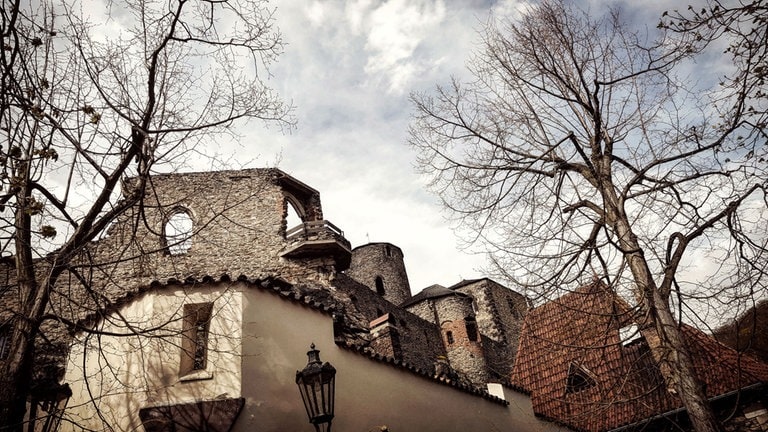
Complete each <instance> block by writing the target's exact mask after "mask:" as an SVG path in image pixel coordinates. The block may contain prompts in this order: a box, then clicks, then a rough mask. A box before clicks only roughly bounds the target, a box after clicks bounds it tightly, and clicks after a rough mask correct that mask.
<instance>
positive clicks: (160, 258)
mask: <svg viewBox="0 0 768 432" xmlns="http://www.w3.org/2000/svg"><path fill="white" fill-rule="evenodd" d="M133 187H134V182H132V181H130V180H129V181H126V182H125V184H124V186H123V188H124V189H123V193H124V194H126V193H132V188H133ZM289 195H290V197H291V198H293V199H294V200H295V201H296V202H298V203H299V204H300V205H303V206H304V207H305V214H306V215H307V217H308V218H322V217H323V214H322V208H321V206H320V197H319V194H318V193H317V191H315V190H313V189H311V188H309V187H308V186H306V185H303V184H302V183H300V182H298V181H296V180H294V179H292V178H290V177H289V176H287V175H286V174H284V173H282V172H281V171H279V170H277V169H251V170H240V171H219V172H205V173H187V174H165V175H157V176H153V177H152V178H151V179H150V181H149V183H148V186H147V190H146V194H145V196H144V198H143V200H142V202H141V203H140V204H139V205H136V206H134V207H133V208H130V209H129V210H128V211H127V212H125V213H124V214H123V215H121V216H120V217H119V218H118V219H117V220H116V221H115V222H114V223H113V224H112V225H111V226H110V227H109V228H108V230H107V232H106V233H105V236H104V237H103V238H101V239H99V240H97V241H94V242H92V243H91V244H90V245H88V247H87V248H86V250H85V251H84V252H83V253H82V254H81V255H80V256H78V257H77V258H75V260H74V262H73V264H74V265H73V266H72V268H71V270H70V271H66V272H64V273H63V274H62V275H61V277H60V278H59V280H58V283H57V284H56V290H55V291H54V292H53V293H52V294H51V298H50V308H49V312H51V313H53V314H54V315H56V316H59V317H62V318H64V319H66V320H69V321H78V320H81V319H83V318H85V317H86V316H88V315H90V314H95V313H96V311H98V310H102V309H105V308H108V307H109V306H110V305H111V304H113V303H115V302H118V303H120V302H124V301H127V300H130V298H132V297H134V296H135V295H137V294H139V293H140V292H142V291H144V290H146V289H148V288H149V286H150V284H151V283H152V282H153V281H156V280H158V281H166V280H168V279H178V280H184V279H186V278H190V277H191V278H195V279H198V280H200V279H203V278H205V277H206V276H213V277H219V276H220V275H222V274H228V275H229V276H230V277H231V278H232V279H236V278H237V277H238V276H240V275H247V276H249V277H258V278H266V277H279V278H282V279H284V280H286V281H289V282H291V283H297V282H301V281H314V282H316V283H318V284H320V285H321V286H322V285H325V286H327V284H328V279H329V278H330V277H331V276H332V275H329V274H328V273H327V269H328V268H329V265H330V264H332V262H328V261H322V260H320V261H317V260H315V262H312V261H313V260H310V259H285V258H281V257H280V256H279V254H280V252H281V251H282V250H283V249H284V248H285V247H286V245H287V242H286V240H285V227H284V226H285V222H284V220H285V209H286V200H287V199H288V196H289ZM179 212H185V213H186V214H188V215H189V217H190V218H191V220H192V229H191V232H190V235H191V239H190V244H189V249H188V250H187V251H186V252H183V253H178V254H172V253H169V242H168V240H167V239H166V235H165V232H164V231H165V228H166V222H167V221H168V220H169V218H170V217H171V216H173V215H174V214H176V213H179ZM38 264H39V265H40V268H38V269H37V270H38V271H40V272H44V271H46V269H45V264H44V262H42V261H39V262H38ZM324 271H326V272H325V273H324ZM6 291H7V290H6ZM0 294H1V295H2V298H0V306H2V310H0V314H3V313H5V314H8V313H9V312H8V311H13V310H14V309H15V308H16V307H17V306H16V305H17V304H18V295H13V293H12V292H3V293H0ZM2 318H3V316H2V315H0V319H2ZM41 330H42V333H43V336H44V337H43V338H41V340H40V341H39V343H38V355H37V358H36V362H37V363H38V365H37V366H36V369H38V375H48V376H52V377H54V379H56V378H58V377H60V375H61V373H63V357H64V356H65V355H66V351H67V348H66V347H67V346H68V344H69V341H70V336H69V331H68V329H67V328H66V327H65V326H64V325H63V324H61V323H60V322H59V321H57V320H47V321H46V322H45V323H44V325H43V326H42V327H41ZM49 341H52V342H49Z"/></svg>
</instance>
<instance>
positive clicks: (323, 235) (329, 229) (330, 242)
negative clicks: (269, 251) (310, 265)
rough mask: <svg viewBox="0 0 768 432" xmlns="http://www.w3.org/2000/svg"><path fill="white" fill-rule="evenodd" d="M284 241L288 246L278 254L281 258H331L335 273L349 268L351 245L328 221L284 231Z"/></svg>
mask: <svg viewBox="0 0 768 432" xmlns="http://www.w3.org/2000/svg"><path fill="white" fill-rule="evenodd" d="M285 240H286V242H287V243H288V245H287V246H286V247H285V249H283V251H282V252H281V253H280V256H281V257H283V258H293V259H302V258H310V259H311V258H322V257H332V258H333V259H334V261H335V262H336V270H337V271H343V270H346V269H348V268H349V263H350V261H351V259H352V247H351V244H350V243H349V241H348V240H347V239H346V238H344V231H342V230H340V229H339V228H338V227H337V226H336V225H334V224H332V223H331V222H329V221H326V220H319V221H311V222H304V223H303V224H301V225H299V226H296V227H293V228H291V229H289V230H288V231H286V233H285Z"/></svg>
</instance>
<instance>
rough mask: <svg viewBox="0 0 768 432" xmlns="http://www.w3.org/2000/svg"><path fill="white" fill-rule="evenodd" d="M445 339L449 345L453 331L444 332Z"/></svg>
mask: <svg viewBox="0 0 768 432" xmlns="http://www.w3.org/2000/svg"><path fill="white" fill-rule="evenodd" d="M445 339H446V340H447V341H448V345H451V344H452V343H453V332H452V331H448V332H445Z"/></svg>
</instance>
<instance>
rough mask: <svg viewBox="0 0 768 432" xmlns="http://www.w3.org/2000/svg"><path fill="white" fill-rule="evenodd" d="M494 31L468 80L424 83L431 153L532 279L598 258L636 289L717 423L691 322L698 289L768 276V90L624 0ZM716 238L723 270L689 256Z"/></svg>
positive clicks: (505, 254) (475, 216)
mask: <svg viewBox="0 0 768 432" xmlns="http://www.w3.org/2000/svg"><path fill="white" fill-rule="evenodd" d="M763 27H764V26H763ZM665 35H666V36H665ZM710 38H711V40H716V39H717V38H718V34H717V33H713V34H712V35H711V36H710ZM482 42H483V43H482V49H481V50H480V51H479V52H478V53H476V54H475V56H474V57H473V58H472V60H471V62H470V65H469V69H470V71H471V73H472V74H473V76H474V78H475V79H474V81H472V82H470V83H468V84H463V83H460V82H458V81H456V80H454V81H453V82H452V83H451V84H450V85H449V86H445V87H438V88H437V91H436V94H435V95H431V94H429V93H424V94H414V95H413V97H412V99H413V102H414V104H415V107H416V114H415V118H414V120H413V123H412V126H411V139H410V142H411V144H412V146H413V147H415V148H416V149H417V151H418V152H419V155H420V158H419V164H420V168H421V169H422V170H423V171H424V172H425V173H426V174H428V175H430V176H431V179H432V183H431V186H432V187H433V189H434V190H435V191H436V192H437V193H438V194H439V195H440V196H441V197H442V199H443V202H444V204H445V205H446V207H447V208H448V209H450V210H451V211H452V212H453V213H454V214H455V215H457V217H458V225H459V226H460V227H461V228H462V229H463V230H464V232H465V233H466V234H467V235H468V238H467V240H468V241H469V242H470V243H472V244H476V245H481V246H483V247H485V248H487V251H488V252H489V254H490V256H491V259H492V263H493V264H494V267H495V268H496V270H497V271H498V272H500V273H501V274H502V275H504V276H506V277H507V278H509V279H511V280H513V281H514V282H515V283H517V284H519V285H521V286H523V287H525V288H527V289H528V291H529V294H537V295H540V296H543V297H552V296H554V295H556V291H555V290H557V289H561V288H563V287H573V286H574V285H576V284H580V283H584V282H586V280H587V279H591V278H592V277H593V275H594V274H599V275H601V277H602V278H604V279H605V281H606V282H607V283H608V285H609V286H611V287H613V288H614V289H615V290H617V291H619V292H621V293H622V294H623V295H624V296H625V297H627V300H628V301H629V302H630V304H631V306H632V307H633V308H634V310H635V311H636V313H637V315H638V317H639V318H638V319H639V321H640V323H641V325H642V326H644V327H646V328H647V329H651V330H653V331H654V333H653V334H655V335H656V337H653V338H651V339H657V340H649V341H648V342H649V345H650V346H651V348H652V352H653V355H654V358H655V359H656V361H657V362H658V363H659V364H660V367H661V371H662V374H663V375H664V377H665V382H666V385H667V387H668V390H669V391H670V392H674V393H677V394H678V395H679V397H680V399H681V400H682V402H683V404H684V406H685V407H686V409H687V411H688V414H689V417H690V418H691V421H692V423H693V426H694V428H695V429H696V430H697V431H715V430H718V429H719V426H718V423H717V421H716V420H715V418H714V416H713V414H712V411H711V408H710V407H709V405H708V402H707V399H706V396H705V393H704V391H703V390H702V386H701V385H700V383H699V380H698V379H697V377H696V375H695V373H694V370H693V366H692V363H691V358H690V355H689V353H688V351H687V350H686V347H685V345H684V341H683V339H682V337H681V333H680V329H679V323H680V322H681V320H682V319H683V318H684V312H685V313H686V314H688V315H689V316H691V315H692V314H693V313H694V310H695V309H694V308H690V309H686V308H688V307H689V303H690V302H692V301H694V300H701V299H704V300H706V301H711V302H718V301H721V302H729V301H730V300H731V299H732V298H734V297H737V296H741V295H743V294H744V292H745V291H746V292H747V293H750V292H751V293H753V294H754V293H756V292H762V293H763V294H764V293H765V272H766V264H767V263H766V236H765V233H764V222H765V219H766V194H765V190H766V187H768V185H766V178H768V176H766V174H767V173H766V164H765V158H766V156H767V155H766V146H765V122H764V117H761V118H763V120H760V121H756V119H755V117H754V116H753V115H752V114H751V113H753V112H754V111H752V110H751V109H750V108H749V104H748V103H747V102H746V101H750V100H756V99H759V98H762V99H761V101H762V102H761V103H763V104H764V103H765V99H764V97H765V96H764V94H763V93H761V92H763V91H764V90H762V89H761V87H760V86H759V85H752V86H749V85H747V84H745V83H744V81H743V79H742V78H740V77H739V76H738V74H735V75H731V78H732V81H729V82H731V83H732V84H731V85H725V86H724V88H721V89H718V91H716V92H712V93H709V92H706V91H704V89H706V88H707V85H708V84H709V83H708V82H707V81H706V79H705V78H706V77H704V76H703V75H701V74H700V75H699V76H701V77H702V79H701V80H700V81H698V82H695V81H692V80H690V79H687V80H683V79H680V78H679V77H678V73H680V71H681V70H683V68H684V67H688V66H690V59H691V57H692V56H694V55H696V53H698V52H700V51H701V50H702V49H703V48H704V47H705V45H704V43H703V40H702V38H701V37H699V36H697V35H696V34H695V33H694V32H682V33H677V34H669V33H663V34H661V35H660V37H659V38H658V39H656V40H650V38H649V37H648V36H647V34H641V33H635V32H633V31H631V30H630V29H629V27H628V26H627V24H626V23H625V22H623V21H622V18H621V17H620V16H619V13H618V12H617V11H611V12H610V13H609V14H607V15H606V16H604V17H602V18H599V19H594V18H593V17H591V16H589V15H588V14H587V13H585V12H583V11H580V10H578V9H576V8H573V7H568V6H565V5H563V4H562V3H560V2H558V1H545V2H543V3H542V4H540V5H538V6H533V7H531V8H530V9H528V10H527V11H525V12H524V13H523V14H522V16H521V17H520V18H519V19H518V20H513V19H512V18H502V19H499V20H498V21H496V22H492V23H491V24H489V25H488V27H487V29H486V30H485V32H484V38H483V41H482ZM763 45H765V44H763ZM752 70H753V71H754V67H753V68H752ZM740 80H741V82H742V84H743V85H738V84H737V83H738V82H740ZM763 107H764V105H763ZM750 116H752V117H750ZM761 226H762V228H761ZM705 254H709V255H710V256H711V257H713V261H716V262H717V264H712V265H711V266H712V267H715V268H716V269H715V270H712V271H706V270H705V269H701V267H700V268H699V269H698V270H697V271H689V266H691V265H692V264H694V260H695V259H696V258H700V257H701V256H704V255H705ZM694 255H695V256H696V258H694V257H693V256H694ZM699 264H701V262H699ZM675 315H677V317H676V316H675Z"/></svg>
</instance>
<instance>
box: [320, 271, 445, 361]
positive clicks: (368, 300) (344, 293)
mask: <svg viewBox="0 0 768 432" xmlns="http://www.w3.org/2000/svg"><path fill="white" fill-rule="evenodd" d="M332 286H333V287H332V289H334V290H335V291H336V293H337V296H336V297H337V298H338V299H339V300H341V301H342V303H343V304H345V308H346V310H345V311H344V312H345V313H344V315H345V318H346V319H347V320H350V319H355V318H357V321H358V323H357V326H358V329H357V330H358V331H360V332H368V331H370V330H371V328H370V323H371V322H372V321H375V320H376V319H377V318H379V317H381V316H383V315H386V314H388V315H389V317H388V320H387V321H388V324H387V328H388V329H389V330H386V332H384V331H383V329H381V330H380V331H381V334H383V335H385V336H386V335H391V334H392V333H391V332H390V331H391V329H394V332H395V334H396V335H397V340H398V341H399V344H400V348H401V349H400V350H399V357H398V356H394V357H395V358H397V359H398V360H402V361H404V362H406V363H409V364H411V365H413V366H415V367H418V368H420V369H422V370H425V371H429V372H430V373H431V372H434V362H435V361H436V360H437V358H438V357H440V356H445V355H446V352H445V348H444V347H443V344H442V342H441V338H440V329H439V327H438V326H435V325H432V324H431V323H430V322H427V321H425V320H423V319H421V318H419V317H418V316H416V315H413V314H411V313H409V312H408V311H406V310H404V309H402V308H400V307H398V306H395V305H393V304H392V303H390V302H388V301H386V300H384V299H383V298H381V297H380V296H379V295H378V294H376V293H375V292H373V291H372V290H371V289H370V288H369V287H367V286H366V285H363V284H362V283H360V282H358V281H356V280H354V279H352V278H350V277H349V276H347V275H345V274H339V275H337V277H336V278H335V279H334V280H333V281H332ZM346 324H347V325H350V324H351V323H349V322H347V323H346ZM381 334H380V335H381ZM363 337H364V338H367V340H368V341H370V342H371V348H373V349H374V350H375V351H376V352H378V353H380V354H382V355H392V354H395V351H396V350H395V349H394V347H391V346H388V345H387V342H386V338H382V339H380V340H378V341H376V339H377V338H376V335H373V334H371V335H370V337H369V335H364V336H363Z"/></svg>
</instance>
